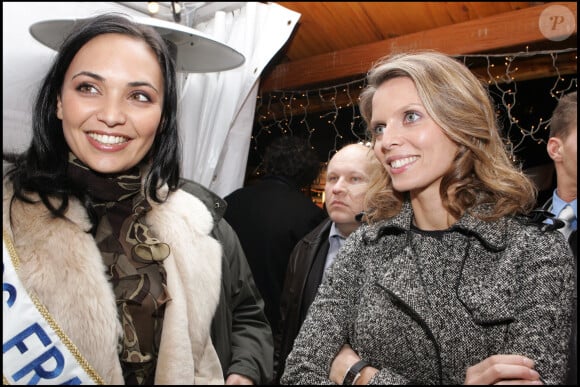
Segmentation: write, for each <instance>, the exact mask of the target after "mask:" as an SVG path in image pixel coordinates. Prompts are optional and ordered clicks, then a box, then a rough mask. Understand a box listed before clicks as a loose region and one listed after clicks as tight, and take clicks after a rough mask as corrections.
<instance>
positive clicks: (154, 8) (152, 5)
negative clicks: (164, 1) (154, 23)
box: [147, 1, 159, 14]
mask: <svg viewBox="0 0 580 387" xmlns="http://www.w3.org/2000/svg"><path fill="white" fill-rule="evenodd" d="M147 9H148V10H149V13H152V14H156V13H157V12H159V3H158V2H157V1H149V2H148V3H147Z"/></svg>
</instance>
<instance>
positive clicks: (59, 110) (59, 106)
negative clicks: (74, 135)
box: [56, 95, 62, 120]
mask: <svg viewBox="0 0 580 387" xmlns="http://www.w3.org/2000/svg"><path fill="white" fill-rule="evenodd" d="M56 116H57V117H58V119H59V120H62V102H61V101H60V95H59V96H58V97H56Z"/></svg>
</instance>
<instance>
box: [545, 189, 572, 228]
mask: <svg viewBox="0 0 580 387" xmlns="http://www.w3.org/2000/svg"><path fill="white" fill-rule="evenodd" d="M556 191H557V190H554V194H553V195H552V207H551V208H550V210H549V211H550V212H551V213H552V214H554V215H556V217H558V216H559V215H560V212H562V210H563V209H564V207H566V205H570V206H571V207H572V209H573V210H574V220H573V221H572V223H571V225H570V226H571V228H572V230H576V229H577V226H578V200H577V199H574V200H572V201H571V202H570V203H568V202H565V201H564V200H562V199H561V198H560V197H559V196H558V194H557V193H556Z"/></svg>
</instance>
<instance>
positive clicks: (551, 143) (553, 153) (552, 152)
mask: <svg viewBox="0 0 580 387" xmlns="http://www.w3.org/2000/svg"><path fill="white" fill-rule="evenodd" d="M562 146H563V144H562V140H561V139H559V138H558V137H550V138H549V139H548V146H547V147H546V150H547V151H548V155H549V156H550V158H551V159H552V160H554V161H561V160H562V154H561V153H562Z"/></svg>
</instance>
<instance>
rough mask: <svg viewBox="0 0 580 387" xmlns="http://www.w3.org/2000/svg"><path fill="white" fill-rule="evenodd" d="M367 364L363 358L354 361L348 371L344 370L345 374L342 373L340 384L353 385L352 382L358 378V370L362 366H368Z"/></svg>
mask: <svg viewBox="0 0 580 387" xmlns="http://www.w3.org/2000/svg"><path fill="white" fill-rule="evenodd" d="M369 365H370V364H369V363H367V362H366V361H364V360H359V361H357V362H356V363H354V364H353V365H352V366H350V368H349V369H348V371H346V375H344V379H343V380H342V384H343V385H345V386H351V385H353V384H354V382H355V381H356V380H357V379H358V378H359V376H360V371H361V370H362V369H363V368H365V367H368V366H369Z"/></svg>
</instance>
